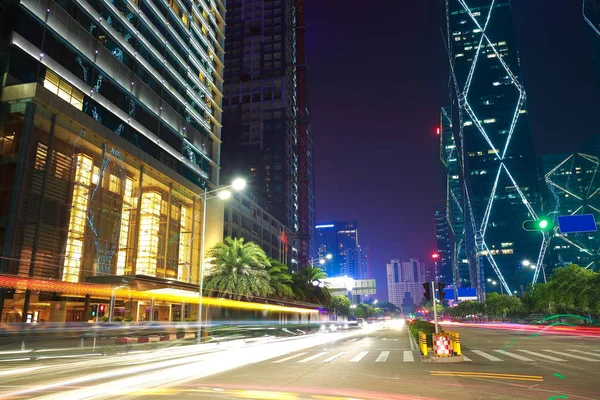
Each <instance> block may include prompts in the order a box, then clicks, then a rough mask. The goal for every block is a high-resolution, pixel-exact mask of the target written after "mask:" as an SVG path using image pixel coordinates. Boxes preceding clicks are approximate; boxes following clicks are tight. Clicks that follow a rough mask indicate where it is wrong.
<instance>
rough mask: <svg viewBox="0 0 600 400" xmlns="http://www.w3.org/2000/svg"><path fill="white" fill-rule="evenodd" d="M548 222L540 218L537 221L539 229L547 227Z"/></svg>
mask: <svg viewBox="0 0 600 400" xmlns="http://www.w3.org/2000/svg"><path fill="white" fill-rule="evenodd" d="M549 224H550V223H549V222H548V220H547V219H541V220H539V222H538V226H539V227H540V229H546V228H547V227H548V225H549Z"/></svg>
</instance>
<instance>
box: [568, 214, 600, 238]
mask: <svg viewBox="0 0 600 400" xmlns="http://www.w3.org/2000/svg"><path fill="white" fill-rule="evenodd" d="M558 227H559V229H560V233H576V232H596V231H597V230H598V227H597V226H596V220H595V219H594V215H593V214H578V215H559V216H558Z"/></svg>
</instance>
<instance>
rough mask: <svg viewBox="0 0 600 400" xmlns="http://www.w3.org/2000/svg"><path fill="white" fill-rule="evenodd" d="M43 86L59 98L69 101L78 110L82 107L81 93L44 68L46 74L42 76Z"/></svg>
mask: <svg viewBox="0 0 600 400" xmlns="http://www.w3.org/2000/svg"><path fill="white" fill-rule="evenodd" d="M44 87H45V88H46V89H48V90H50V91H51V92H52V93H54V94H55V95H57V96H58V97H60V98H61V99H63V100H65V101H67V102H69V103H71V105H72V106H73V107H75V108H77V109H78V110H79V111H81V110H82V109H83V93H82V92H80V91H79V90H77V89H75V88H74V87H73V86H71V85H70V84H69V83H68V82H67V81H65V80H63V79H61V78H60V76H58V74H56V73H55V72H53V71H51V70H49V69H48V70H46V76H45V77H44Z"/></svg>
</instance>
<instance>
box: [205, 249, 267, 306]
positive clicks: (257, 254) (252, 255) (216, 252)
mask: <svg viewBox="0 0 600 400" xmlns="http://www.w3.org/2000/svg"><path fill="white" fill-rule="evenodd" d="M208 257H209V258H210V259H211V260H210V263H211V268H210V270H209V271H208V272H207V276H206V278H205V280H204V289H208V290H212V291H213V293H214V292H216V295H217V296H218V297H227V298H232V299H238V300H239V299H241V298H248V299H251V298H252V297H253V296H267V295H269V294H271V293H273V288H272V286H271V283H270V277H269V274H268V272H267V269H268V268H270V267H271V264H270V263H269V260H268V258H267V255H266V254H265V252H264V251H263V249H261V248H260V247H259V246H258V245H257V244H256V243H253V242H245V241H244V239H243V238H240V239H232V238H230V237H227V238H225V240H224V241H223V242H222V243H219V244H217V245H216V246H214V247H213V248H212V249H210V250H209V251H208Z"/></svg>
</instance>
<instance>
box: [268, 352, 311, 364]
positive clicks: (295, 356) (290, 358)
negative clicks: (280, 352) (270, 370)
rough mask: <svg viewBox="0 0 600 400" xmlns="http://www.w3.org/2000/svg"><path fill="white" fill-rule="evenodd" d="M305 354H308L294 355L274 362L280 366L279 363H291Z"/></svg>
mask: <svg viewBox="0 0 600 400" xmlns="http://www.w3.org/2000/svg"><path fill="white" fill-rule="evenodd" d="M305 354H306V353H298V354H294V355H293V356H290V357H286V358H282V359H281V360H277V361H273V364H279V363H282V362H286V361H289V360H293V359H294V358H298V357H300V356H303V355H305Z"/></svg>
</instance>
